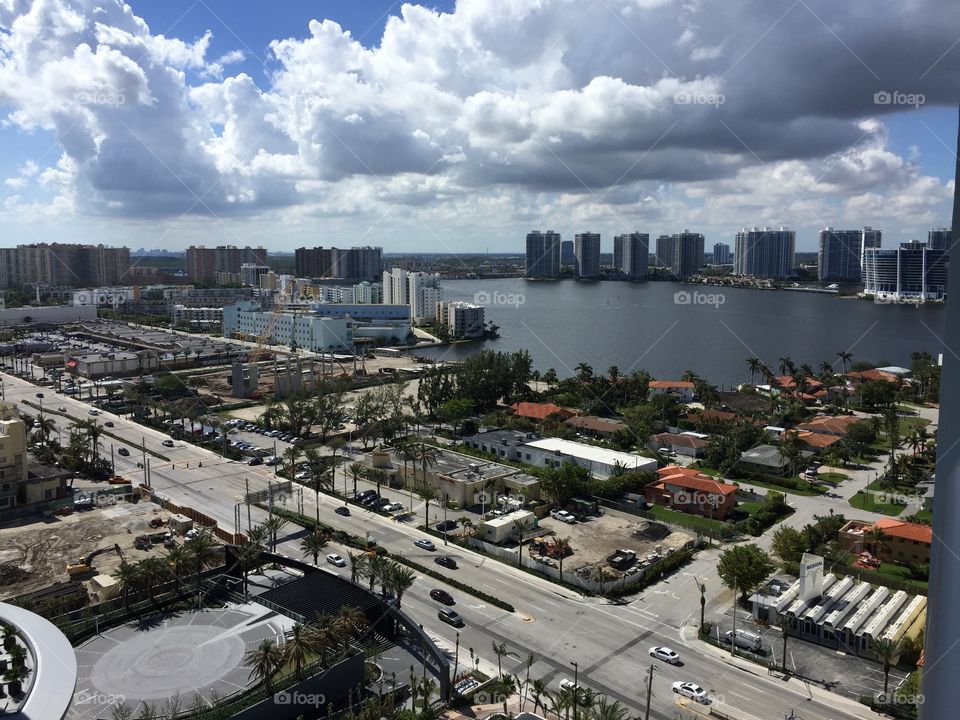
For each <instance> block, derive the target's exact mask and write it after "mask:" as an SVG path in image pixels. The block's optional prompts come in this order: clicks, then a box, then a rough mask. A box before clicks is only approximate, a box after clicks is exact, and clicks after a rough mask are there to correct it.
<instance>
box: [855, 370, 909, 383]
mask: <svg viewBox="0 0 960 720" xmlns="http://www.w3.org/2000/svg"><path fill="white" fill-rule="evenodd" d="M847 377H848V378H851V379H853V380H882V381H884V382H892V383H895V382H896V381H897V377H898V376H897V375H894V374H893V373H889V372H884V371H883V370H857V371H855V372H848V373H847Z"/></svg>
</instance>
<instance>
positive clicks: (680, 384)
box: [650, 380, 693, 390]
mask: <svg viewBox="0 0 960 720" xmlns="http://www.w3.org/2000/svg"><path fill="white" fill-rule="evenodd" d="M650 387H652V388H656V389H658V390H669V389H670V388H691V389H692V388H693V383H692V382H690V381H688V380H651V381H650Z"/></svg>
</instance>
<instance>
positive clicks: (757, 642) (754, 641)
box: [723, 630, 763, 652]
mask: <svg viewBox="0 0 960 720" xmlns="http://www.w3.org/2000/svg"><path fill="white" fill-rule="evenodd" d="M723 641H724V642H725V643H730V642H735V644H736V646H737V647H741V648H744V649H745V650H752V651H753V652H759V651H760V650H761V649H762V648H763V636H761V635H760V634H759V633H755V632H750V631H749V630H737V633H736V636H734V633H733V630H727V631H726V632H725V633H724V634H723Z"/></svg>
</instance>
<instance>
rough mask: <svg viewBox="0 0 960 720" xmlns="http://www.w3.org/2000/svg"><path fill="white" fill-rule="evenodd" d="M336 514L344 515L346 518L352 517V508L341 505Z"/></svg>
mask: <svg viewBox="0 0 960 720" xmlns="http://www.w3.org/2000/svg"><path fill="white" fill-rule="evenodd" d="M334 512H335V513H336V514H337V515H343V516H344V517H347V516H349V515H350V508H348V507H347V506H346V505H340V506H339V507H337V509H336V510H334Z"/></svg>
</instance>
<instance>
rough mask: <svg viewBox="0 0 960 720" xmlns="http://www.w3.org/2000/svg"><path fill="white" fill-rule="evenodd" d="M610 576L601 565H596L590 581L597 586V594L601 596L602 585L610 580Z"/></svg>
mask: <svg viewBox="0 0 960 720" xmlns="http://www.w3.org/2000/svg"><path fill="white" fill-rule="evenodd" d="M611 577H612V576H611V575H610V573H609V572H607V569H606V568H605V567H603V566H602V565H597V566H596V567H595V568H594V570H593V573H592V574H591V579H592V580H593V581H594V582H595V583H596V584H597V594H598V595H603V590H604V585H605V584H606V583H607V581H608V580H610V579H611Z"/></svg>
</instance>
